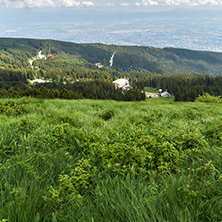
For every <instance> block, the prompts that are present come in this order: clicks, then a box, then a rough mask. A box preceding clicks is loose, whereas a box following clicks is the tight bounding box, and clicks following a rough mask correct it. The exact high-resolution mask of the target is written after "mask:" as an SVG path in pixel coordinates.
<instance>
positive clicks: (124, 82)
mask: <svg viewBox="0 0 222 222" xmlns="http://www.w3.org/2000/svg"><path fill="white" fill-rule="evenodd" d="M113 83H114V84H115V87H116V89H120V90H121V91H126V90H130V89H131V86H130V84H129V80H128V79H124V78H123V79H117V80H115V81H113Z"/></svg>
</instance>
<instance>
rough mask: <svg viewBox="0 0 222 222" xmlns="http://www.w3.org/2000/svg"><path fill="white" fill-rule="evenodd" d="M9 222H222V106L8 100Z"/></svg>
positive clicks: (2, 109)
mask: <svg viewBox="0 0 222 222" xmlns="http://www.w3.org/2000/svg"><path fill="white" fill-rule="evenodd" d="M0 133H1V137H0V221H9V222H11V221H13V222H15V221H18V222H31V221H33V222H43V221H52V222H56V221H81V222H100V221H101V222H125V221H126V222H137V221H138V222H143V221H144V222H147V221H152V222H157V221H158V222H164V221H165V222H174V221H175V222H176V221H178V222H191V221H192V222H194V221H195V222H197V221H210V222H213V221H222V210H221V209H222V104H214V103H199V102H194V103H189V102H187V103H182V102H177V103H176V102H173V100H170V99H169V100H167V99H153V100H147V101H144V102H116V101H108V100H106V101H101V100H100V101H99V100H41V99H31V98H22V99H0Z"/></svg>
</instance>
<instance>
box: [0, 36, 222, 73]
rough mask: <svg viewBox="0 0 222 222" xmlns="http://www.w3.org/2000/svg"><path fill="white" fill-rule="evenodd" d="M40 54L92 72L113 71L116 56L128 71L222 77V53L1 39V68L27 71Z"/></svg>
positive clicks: (117, 65) (119, 66) (117, 64)
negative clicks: (96, 69)
mask: <svg viewBox="0 0 222 222" xmlns="http://www.w3.org/2000/svg"><path fill="white" fill-rule="evenodd" d="M39 50H42V51H43V54H45V55H47V54H48V53H53V54H55V55H56V56H57V57H59V58H60V59H61V61H62V60H63V59H64V58H65V59H67V57H68V58H69V63H71V64H72V65H76V63H84V67H86V68H89V67H90V65H92V66H94V64H95V63H101V64H103V65H104V66H105V67H109V65H110V64H109V61H110V58H111V56H112V55H113V53H114V52H116V54H115V56H114V61H113V68H118V69H121V70H124V71H128V70H138V69H144V70H147V71H149V72H152V73H158V74H178V73H205V74H210V75H214V76H218V75H222V71H221V70H222V53H215V52H200V51H192V50H185V49H175V48H164V49H158V48H153V47H142V46H115V45H103V44H74V43H70V42H61V41H54V40H34V39H7V38H0V61H1V63H0V65H1V66H5V65H7V64H8V65H9V64H10V65H12V66H13V67H19V68H22V67H25V68H27V67H29V64H28V58H32V57H33V56H35V55H36V54H37V52H38V51H39ZM70 60H73V61H70ZM66 62H67V61H66ZM46 66H47V65H46ZM10 67H11V66H10ZM90 68H92V67H90Z"/></svg>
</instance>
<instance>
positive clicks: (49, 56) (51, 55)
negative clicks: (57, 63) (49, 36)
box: [47, 54, 55, 58]
mask: <svg viewBox="0 0 222 222" xmlns="http://www.w3.org/2000/svg"><path fill="white" fill-rule="evenodd" d="M47 57H48V58H54V57H55V55H54V54H48V55H47Z"/></svg>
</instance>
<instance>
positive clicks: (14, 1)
mask: <svg viewBox="0 0 222 222" xmlns="http://www.w3.org/2000/svg"><path fill="white" fill-rule="evenodd" d="M97 6H100V7H101V6H104V7H114V6H116V7H118V6H119V7H120V6H128V7H130V6H132V7H133V6H138V7H145V6H222V0H127V2H126V0H93V1H90V0H88V1H87V0H0V7H1V8H43V7H97Z"/></svg>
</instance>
